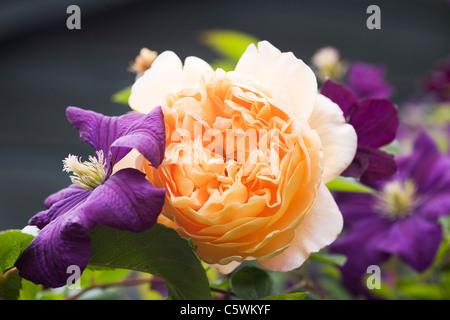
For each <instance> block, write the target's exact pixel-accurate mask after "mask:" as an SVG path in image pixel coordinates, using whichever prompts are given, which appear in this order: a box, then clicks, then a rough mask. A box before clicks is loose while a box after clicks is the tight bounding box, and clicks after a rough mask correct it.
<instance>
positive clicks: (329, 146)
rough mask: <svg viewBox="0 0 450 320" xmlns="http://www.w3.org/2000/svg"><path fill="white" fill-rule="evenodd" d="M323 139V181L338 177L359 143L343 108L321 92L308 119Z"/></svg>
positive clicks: (350, 160) (351, 158) (350, 159)
mask: <svg viewBox="0 0 450 320" xmlns="http://www.w3.org/2000/svg"><path fill="white" fill-rule="evenodd" d="M308 122H309V124H310V126H311V128H312V129H314V130H316V131H317V133H318V134H319V137H320V140H321V141H322V147H323V154H324V170H323V181H324V182H325V183H327V182H329V181H331V180H333V179H335V178H337V177H338V176H339V175H340V174H341V173H342V171H344V170H345V168H347V167H348V165H349V164H350V163H351V162H352V160H353V158H354V156H355V152H356V144H357V136H356V132H355V130H354V129H353V127H352V126H351V125H349V124H346V123H345V119H344V116H343V113H342V110H341V109H340V108H339V106H338V105H337V104H336V103H334V102H333V101H331V100H330V99H329V98H327V97H325V96H323V95H321V94H319V95H318V97H317V101H316V106H315V108H314V111H313V113H312V114H311V116H310V117H309V119H308Z"/></svg>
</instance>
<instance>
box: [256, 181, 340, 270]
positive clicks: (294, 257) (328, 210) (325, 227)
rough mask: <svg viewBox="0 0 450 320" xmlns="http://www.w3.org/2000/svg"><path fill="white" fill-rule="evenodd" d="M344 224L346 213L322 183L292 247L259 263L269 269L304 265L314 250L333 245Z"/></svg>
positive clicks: (299, 227)
mask: <svg viewBox="0 0 450 320" xmlns="http://www.w3.org/2000/svg"><path fill="white" fill-rule="evenodd" d="M342 227H343V218H342V214H341V212H340V211H339V208H338V206H337V204H336V202H335V201H334V198H333V196H332V195H331V193H330V191H329V190H328V189H327V187H326V186H325V185H324V184H322V185H321V186H320V188H319V192H318V195H317V198H316V202H315V203H314V205H313V207H312V208H311V211H310V212H308V214H307V215H306V216H305V218H304V219H303V221H302V222H301V223H300V225H299V226H298V227H297V229H296V230H295V236H294V239H293V240H292V242H291V244H290V245H289V247H288V248H287V249H286V250H284V251H283V252H282V253H280V254H279V255H276V256H274V257H272V258H269V259H267V260H262V261H261V260H260V261H258V263H259V264H260V265H261V266H262V267H264V268H266V269H269V270H274V271H283V272H286V271H290V270H293V269H296V268H298V267H300V266H301V265H302V264H303V263H304V262H305V261H306V259H308V257H309V256H310V254H311V253H313V252H318V251H320V250H321V249H322V248H324V247H325V246H327V245H330V244H331V243H332V242H333V241H334V240H336V238H337V236H338V235H339V233H340V232H341V230H342Z"/></svg>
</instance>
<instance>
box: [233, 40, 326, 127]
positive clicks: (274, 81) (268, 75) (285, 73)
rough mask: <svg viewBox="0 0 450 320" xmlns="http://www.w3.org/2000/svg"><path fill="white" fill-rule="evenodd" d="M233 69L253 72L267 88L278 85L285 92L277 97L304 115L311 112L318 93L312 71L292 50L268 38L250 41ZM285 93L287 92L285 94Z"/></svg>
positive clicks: (306, 115)
mask: <svg viewBox="0 0 450 320" xmlns="http://www.w3.org/2000/svg"><path fill="white" fill-rule="evenodd" d="M235 71H236V72H237V73H244V74H249V75H251V76H253V77H254V78H255V79H256V80H259V81H260V82H262V83H263V84H264V85H266V86H267V87H270V88H274V90H275V89H276V88H280V89H282V90H283V91H285V94H284V95H282V94H280V95H276V96H274V97H273V98H275V99H277V100H280V101H281V102H282V103H283V104H285V106H286V107H287V108H289V109H290V110H291V112H293V113H294V114H297V115H300V116H302V117H304V118H305V119H306V118H308V117H309V115H310V114H311V112H312V110H313V108H314V103H315V100H316V96H317V80H316V77H315V75H314V72H313V71H312V70H311V69H310V68H309V67H308V66H307V65H306V64H305V63H304V62H303V61H302V60H300V59H297V58H296V57H295V56H294V55H293V54H292V52H283V53H281V52H280V50H278V49H277V48H275V47H274V46H273V45H272V44H270V43H269V42H267V41H261V42H259V43H258V48H256V46H255V45H253V44H251V45H249V46H248V48H247V50H246V51H245V52H244V54H243V55H242V56H241V58H240V59H239V62H238V63H237V65H236V68H235ZM286 93H287V94H286Z"/></svg>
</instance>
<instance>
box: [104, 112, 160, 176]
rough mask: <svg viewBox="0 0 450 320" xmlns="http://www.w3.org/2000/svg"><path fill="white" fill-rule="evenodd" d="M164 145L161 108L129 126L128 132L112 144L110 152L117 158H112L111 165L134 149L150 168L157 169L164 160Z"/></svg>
mask: <svg viewBox="0 0 450 320" xmlns="http://www.w3.org/2000/svg"><path fill="white" fill-rule="evenodd" d="M165 143H166V133H165V124H164V115H163V113H162V110H161V107H157V108H155V109H153V110H152V111H151V112H150V113H149V114H147V115H145V117H142V118H140V119H137V120H136V121H135V122H133V123H132V124H130V126H129V128H128V130H127V131H126V132H124V134H123V135H122V136H121V137H118V139H117V140H115V141H114V142H113V143H112V145H111V151H112V153H113V154H114V155H115V154H117V157H113V163H114V164H115V163H117V162H118V161H120V160H121V159H122V158H123V156H124V155H125V154H126V153H128V152H130V151H131V150H132V149H136V150H137V151H139V153H140V154H142V155H143V156H144V158H145V159H147V160H148V161H150V163H151V164H152V166H154V167H158V166H159V165H160V164H161V162H162V161H163V159H164V149H165ZM119 153H120V154H119Z"/></svg>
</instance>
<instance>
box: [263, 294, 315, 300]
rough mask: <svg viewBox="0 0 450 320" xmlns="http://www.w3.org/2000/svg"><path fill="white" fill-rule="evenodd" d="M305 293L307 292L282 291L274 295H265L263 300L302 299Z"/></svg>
mask: <svg viewBox="0 0 450 320" xmlns="http://www.w3.org/2000/svg"><path fill="white" fill-rule="evenodd" d="M307 295H308V292H294V293H282V294H277V295H276V296H270V297H266V298H264V299H263V300H303V299H305V298H306V296H307Z"/></svg>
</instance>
